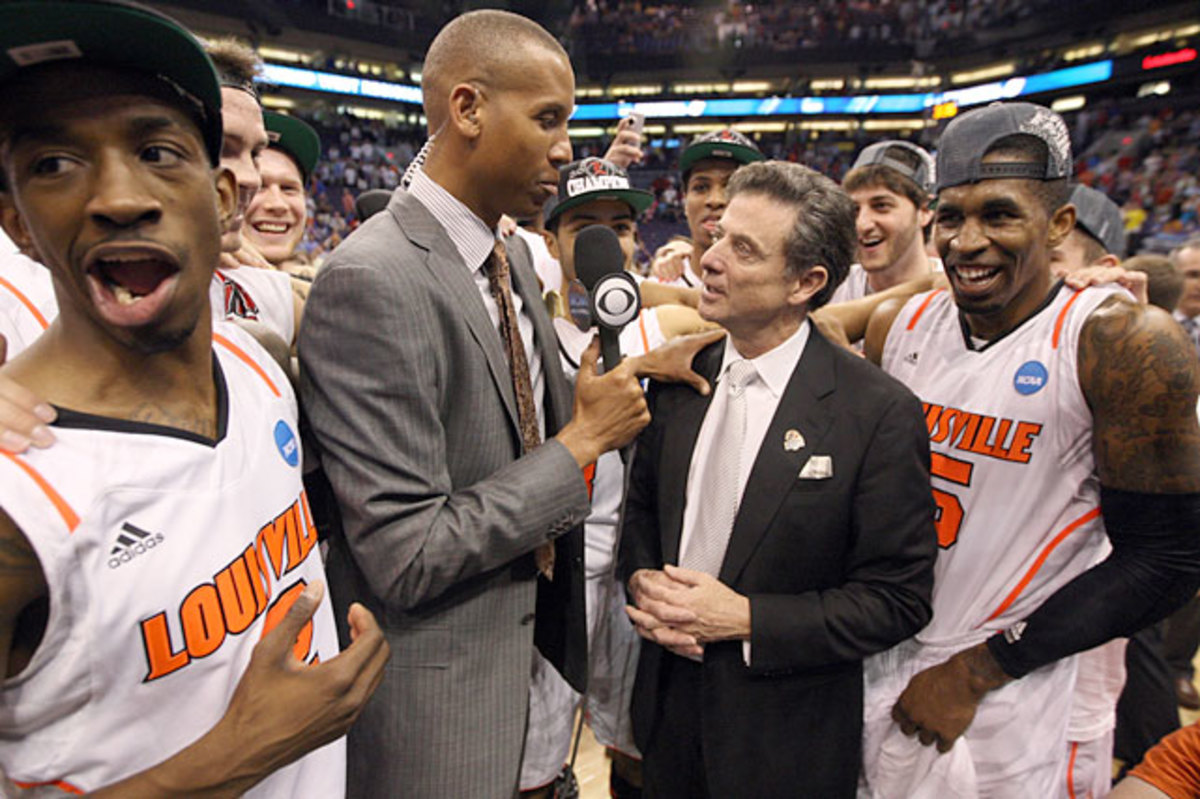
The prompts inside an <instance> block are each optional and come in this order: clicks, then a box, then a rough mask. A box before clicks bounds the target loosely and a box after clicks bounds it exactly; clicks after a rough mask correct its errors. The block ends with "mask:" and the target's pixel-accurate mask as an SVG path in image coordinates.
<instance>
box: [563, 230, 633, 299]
mask: <svg viewBox="0 0 1200 799" xmlns="http://www.w3.org/2000/svg"><path fill="white" fill-rule="evenodd" d="M624 269H625V253H623V252H622V251H621V240H620V239H618V238H617V234H616V233H613V231H612V229H611V228H608V227H605V226H604V225H588V226H587V227H585V228H584V229H583V230H581V231H579V235H578V236H576V237H575V274H576V276H578V278H579V282H581V283H583V287H584V288H586V289H587V290H588V291H591V290H592V289H594V288H595V287H596V283H598V282H599V281H600V279H601V278H602V277H604V276H605V275H611V274H613V273H614V272H618V273H619V272H622V271H624Z"/></svg>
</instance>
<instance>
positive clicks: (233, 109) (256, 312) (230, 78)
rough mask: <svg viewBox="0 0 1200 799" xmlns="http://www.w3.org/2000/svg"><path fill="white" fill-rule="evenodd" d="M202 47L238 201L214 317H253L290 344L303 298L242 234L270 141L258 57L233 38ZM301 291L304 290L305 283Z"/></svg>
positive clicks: (218, 275) (217, 275)
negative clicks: (211, 69)
mask: <svg viewBox="0 0 1200 799" xmlns="http://www.w3.org/2000/svg"><path fill="white" fill-rule="evenodd" d="M205 49H206V50H207V52H208V54H209V57H210V58H211V59H212V61H213V65H214V66H215V67H216V69H217V77H218V78H219V80H220V81H221V119H222V122H223V123H224V136H223V138H222V141H221V166H223V167H226V168H227V169H229V170H230V171H231V172H233V175H234V177H235V178H236V179H237V202H238V205H237V212H236V213H235V214H234V218H233V221H232V223H231V224H230V225H229V228H228V229H227V230H226V231H225V233H224V234H223V235H222V237H221V249H222V256H221V261H220V264H219V266H218V267H217V269H216V271H214V272H213V278H212V282H211V283H210V285H209V296H210V300H211V303H212V307H213V318H214V319H227V318H238V319H247V320H250V321H252V322H257V323H259V324H261V325H263V326H264V327H265V328H266V329H267V330H269V331H271V332H272V333H274V334H275V335H277V336H279V338H281V339H282V340H283V341H284V342H285V343H287V344H288V345H289V346H291V345H292V344H294V342H295V340H296V333H297V331H298V330H299V329H300V316H301V313H302V312H303V309H304V301H303V299H302V298H301V296H300V294H299V293H297V291H296V290H295V284H294V283H293V280H292V278H291V276H290V275H288V274H287V273H286V272H281V271H279V270H278V269H276V268H274V266H273V265H272V264H271V263H270V262H269V261H268V260H267V259H266V258H264V257H263V255H262V253H261V252H259V250H258V249H257V247H256V246H255V245H254V243H253V242H252V241H250V240H249V238H248V236H246V235H245V229H246V216H247V213H248V211H249V207H250V203H251V202H252V201H253V199H254V197H255V195H256V194H257V193H258V190H259V189H260V188H261V187H262V175H261V173H260V171H259V170H260V166H259V159H260V158H261V156H262V153H263V152H264V151H265V150H266V149H267V147H268V145H269V144H270V137H269V135H268V132H267V129H266V125H265V120H264V117H263V110H262V106H261V105H260V104H259V100H258V87H257V86H255V83H254V79H255V76H256V74H257V73H258V70H259V68H260V67H261V62H260V61H259V58H258V55H257V54H256V53H255V52H254V51H253V50H251V49H250V48H248V47H246V46H245V45H244V44H241V43H240V42H238V41H236V40H233V39H221V40H216V41H212V42H209V43H208V44H207V45H206V46H205ZM301 290H302V291H304V292H307V284H305V286H304V287H303V288H302V289H301Z"/></svg>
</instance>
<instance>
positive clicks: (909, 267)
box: [830, 140, 936, 303]
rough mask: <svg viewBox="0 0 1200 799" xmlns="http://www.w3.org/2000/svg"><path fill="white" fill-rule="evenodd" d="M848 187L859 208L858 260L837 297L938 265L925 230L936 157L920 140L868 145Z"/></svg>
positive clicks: (846, 183)
mask: <svg viewBox="0 0 1200 799" xmlns="http://www.w3.org/2000/svg"><path fill="white" fill-rule="evenodd" d="M842 188H844V189H845V190H846V193H847V194H849V195H850V198H851V199H852V200H854V205H855V207H856V208H857V209H858V211H857V215H856V217H855V231H856V233H857V236H858V263H857V264H855V265H854V266H852V267H851V268H850V274H849V275H847V276H846V281H845V282H844V283H842V285H840V286H838V290H837V292H836V293H835V294H834V295H833V299H832V300H830V301H831V302H835V303H837V302H845V301H847V300H856V299H858V298H860V297H865V296H866V295H868V294H871V293H874V292H877V291H883V290H884V289H889V288H891V287H892V286H898V285H900V284H901V283H905V282H908V281H910V280H916V279H917V278H920V277H924V276H926V275H928V274H929V273H930V272H931V271H933V269H934V267H935V265H936V264H935V263H931V261H930V259H929V256H928V255H926V253H925V232H926V230H928V229H929V223H930V220H932V219H933V212H932V211H931V210H929V197H930V191H931V190H932V189H933V159H932V158H931V157H930V155H929V153H927V152H925V150H923V149H921V148H920V147H918V146H917V145H915V144H912V143H910V142H906V141H901V140H890V141H882V142H878V143H876V144H872V145H870V146H869V147H866V148H864V149H863V151H862V152H861V153H859V154H858V158H857V159H855V161H854V166H853V167H851V169H850V171H849V172H847V173H846V177H845V179H844V180H843V181H842Z"/></svg>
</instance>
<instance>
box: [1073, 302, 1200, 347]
mask: <svg viewBox="0 0 1200 799" xmlns="http://www.w3.org/2000/svg"><path fill="white" fill-rule="evenodd" d="M1090 290H1091V289H1084V291H1090ZM1186 344H1190V342H1189V341H1188V339H1187V336H1186V335H1185V334H1184V332H1183V328H1182V327H1180V325H1179V323H1178V322H1176V321H1175V319H1174V318H1173V317H1172V316H1171V315H1170V314H1169V313H1167V312H1166V311H1164V310H1163V309H1161V308H1159V307H1157V306H1154V305H1144V304H1142V303H1139V302H1135V301H1134V300H1133V299H1132V298H1130V297H1129V296H1128V295H1127V294H1126V293H1124V292H1116V293H1111V294H1109V295H1108V296H1107V297H1105V298H1104V299H1103V300H1101V301H1100V302H1099V303H1098V304H1097V305H1096V307H1095V308H1094V309H1093V310H1092V311H1091V312H1090V313H1089V314H1088V316H1087V318H1086V319H1085V320H1084V321H1083V324H1082V327H1081V330H1080V350H1081V351H1083V350H1084V349H1088V350H1090V351H1094V352H1096V353H1098V354H1103V353H1105V352H1109V351H1114V350H1118V349H1122V348H1128V347H1131V346H1134V347H1136V346H1168V347H1171V348H1175V347H1177V346H1179V345H1186Z"/></svg>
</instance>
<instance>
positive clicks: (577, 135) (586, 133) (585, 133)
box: [567, 128, 605, 139]
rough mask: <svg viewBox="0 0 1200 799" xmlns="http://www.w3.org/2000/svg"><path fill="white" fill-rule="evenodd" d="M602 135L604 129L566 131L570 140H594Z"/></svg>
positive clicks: (572, 129) (573, 129)
mask: <svg viewBox="0 0 1200 799" xmlns="http://www.w3.org/2000/svg"><path fill="white" fill-rule="evenodd" d="M604 134H605V130H604V128H571V129H569V130H568V131H567V135H568V136H570V137H571V138H572V139H595V138H599V137H600V136H603V135H604Z"/></svg>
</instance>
